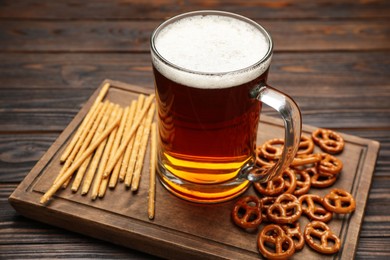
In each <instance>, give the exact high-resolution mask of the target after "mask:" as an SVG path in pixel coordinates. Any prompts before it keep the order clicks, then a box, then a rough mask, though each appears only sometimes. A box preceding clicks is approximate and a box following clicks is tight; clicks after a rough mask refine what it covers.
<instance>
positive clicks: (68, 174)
mask: <svg viewBox="0 0 390 260" xmlns="http://www.w3.org/2000/svg"><path fill="white" fill-rule="evenodd" d="M119 122H120V118H119V117H118V118H116V119H115V121H114V122H112V124H110V125H109V126H108V127H107V128H106V129H105V130H104V132H103V133H102V134H101V135H100V136H99V138H97V139H96V141H95V142H93V143H92V144H91V145H90V146H89V147H88V149H87V150H85V151H84V153H83V154H82V155H81V156H80V157H79V159H77V160H76V161H75V162H74V163H73V164H72V165H71V166H70V167H69V169H68V170H67V171H66V172H65V173H64V175H63V176H62V177H61V178H60V179H59V180H58V181H57V182H56V183H55V184H54V185H52V186H51V187H50V188H49V190H48V191H46V193H45V194H43V196H42V197H41V200H40V203H42V204H44V203H46V202H48V201H49V199H50V198H51V197H52V196H53V195H54V193H56V192H57V191H58V189H59V188H60V187H61V186H62V184H63V183H64V182H65V181H66V180H67V179H68V178H69V177H71V176H72V174H73V173H74V172H75V171H76V170H77V169H78V168H79V167H80V165H81V164H82V163H83V162H84V161H85V159H87V158H88V156H89V155H90V154H91V153H93V152H94V151H95V150H96V148H97V147H98V146H99V145H100V143H101V142H102V141H103V140H105V139H106V138H107V136H108V135H109V134H110V133H111V131H112V130H113V129H114V128H115V127H118V125H119Z"/></svg>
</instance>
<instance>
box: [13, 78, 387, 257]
mask: <svg viewBox="0 0 390 260" xmlns="http://www.w3.org/2000/svg"><path fill="white" fill-rule="evenodd" d="M105 82H109V83H110V84H111V87H110V89H109V92H108V94H107V96H106V99H109V100H110V101H112V102H115V103H118V104H120V105H123V106H125V105H128V104H130V102H131V101H132V100H133V99H135V98H136V97H137V95H138V94H139V93H144V94H150V93H151V92H152V90H150V89H145V88H141V87H137V86H133V85H128V84H124V83H121V82H116V81H112V80H106V81H105ZM105 82H103V83H102V85H101V86H100V88H101V87H102V86H103V84H104V83H105ZM100 88H99V89H98V90H97V91H96V92H95V93H94V94H93V95H92V96H91V98H90V99H89V101H88V102H87V103H86V105H85V106H84V107H83V108H82V109H81V111H80V112H79V113H78V114H77V116H76V117H75V118H74V119H73V121H72V122H71V123H70V124H69V126H68V127H67V128H66V129H65V130H64V132H63V133H62V134H61V135H60V136H59V138H58V139H57V140H56V141H55V142H54V144H53V145H52V146H51V147H50V149H49V150H48V151H47V153H46V154H45V155H44V156H43V157H42V158H41V160H40V161H39V162H38V163H37V164H36V165H35V167H34V168H33V169H32V170H31V172H30V173H29V174H28V175H27V177H26V178H25V179H24V180H23V181H22V182H21V183H20V185H19V186H18V187H17V189H16V190H15V191H14V192H13V193H12V195H11V196H10V198H9V201H10V203H11V204H12V206H13V207H14V208H15V209H16V210H17V211H18V212H20V214H22V215H25V216H26V217H29V218H32V219H35V220H38V221H42V222H45V223H49V224H51V225H55V226H59V227H62V228H65V229H68V230H71V231H74V232H78V233H82V234H86V235H88V236H91V237H95V238H98V239H102V240H105V241H108V242H112V243H115V244H119V245H123V246H125V247H129V248H134V249H137V250H141V251H144V252H147V253H150V254H153V255H157V256H161V257H164V258H170V259H195V258H202V259H259V258H261V255H260V254H259V252H258V250H257V245H256V239H257V232H253V233H248V232H245V231H243V230H241V229H239V228H237V227H236V226H235V225H234V224H233V223H232V221H231V218H230V212H231V209H232V207H233V204H234V202H235V200H232V201H228V202H224V203H220V204H213V205H207V204H195V203H191V202H187V201H184V200H182V199H179V198H177V197H175V196H174V195H172V194H171V193H169V192H168V191H167V190H165V189H164V188H163V187H162V185H161V184H160V183H159V182H157V186H156V215H155V219H154V220H149V219H148V215H147V197H148V187H149V151H147V154H146V157H145V163H144V165H145V166H144V169H143V172H142V177H141V184H140V188H139V191H138V192H137V193H132V192H131V191H130V190H127V189H126V188H125V187H124V185H123V184H122V183H119V184H118V186H117V187H116V188H115V189H114V190H108V192H107V193H106V195H105V197H104V198H103V199H97V200H96V201H92V200H91V199H90V197H89V196H88V195H87V196H82V195H80V193H72V192H71V191H70V189H69V188H68V189H66V190H61V191H59V192H57V193H56V195H55V196H54V198H53V199H52V200H51V201H50V203H49V204H47V205H41V204H40V203H39V199H40V197H41V196H42V195H43V193H44V192H45V191H47V190H48V188H49V187H50V185H51V183H52V182H53V180H54V178H55V177H56V175H57V174H58V172H59V170H60V168H61V164H60V161H59V157H60V155H61V153H62V152H63V150H64V149H65V147H66V145H67V143H68V142H69V141H70V138H71V136H72V134H74V132H75V129H76V128H77V127H78V126H79V125H80V123H81V121H82V119H83V118H84V116H85V115H86V113H87V111H88V109H89V108H90V106H91V105H92V103H93V100H94V99H95V98H96V97H97V94H98V92H99V91H100ZM315 129H316V128H315V127H311V126H307V125H305V126H303V132H304V133H306V134H310V133H311V132H312V131H313V130H315ZM283 135H284V128H283V126H282V122H281V121H280V120H278V119H274V118H271V117H266V116H262V117H261V122H260V126H259V133H258V140H257V141H258V143H259V144H260V143H262V142H264V141H265V140H267V139H270V138H276V137H283ZM343 137H344V139H345V141H346V145H345V150H344V151H343V153H342V154H340V155H338V156H337V157H338V158H340V159H341V160H342V161H343V163H344V168H343V171H342V173H341V175H340V178H339V179H338V181H337V182H336V183H335V184H334V185H333V186H332V187H338V188H343V189H345V190H347V191H349V192H350V193H351V194H352V195H353V196H354V197H355V199H356V201H357V208H356V211H355V212H354V213H352V214H349V215H335V216H334V218H333V220H332V221H331V222H330V223H329V226H330V227H331V229H332V230H333V231H334V232H335V233H336V234H337V235H339V237H340V238H341V240H342V248H341V251H340V252H339V253H337V254H335V255H331V256H324V255H320V254H318V253H316V252H315V251H313V250H311V249H310V248H309V247H308V246H307V245H305V247H304V249H303V250H302V251H300V252H298V253H296V255H295V256H294V258H295V259H323V258H329V259H331V258H335V259H350V258H353V256H354V254H355V251H356V246H357V242H358V237H359V231H360V227H361V224H362V221H363V214H364V210H365V207H366V202H367V197H368V193H369V189H370V185H371V179H372V175H373V172H374V167H375V162H376V158H377V153H378V150H379V143H378V142H376V141H373V140H368V139H362V138H359V137H355V136H351V135H346V134H343ZM316 149H317V150H316V152H319V151H320V150H318V148H317V147H316ZM329 190H330V188H328V189H324V190H317V189H311V193H318V194H320V195H324V194H326V193H328V192H329ZM254 193H255V192H254V189H253V188H252V187H250V189H248V191H247V192H246V193H245V194H254ZM245 194H244V195H245ZM300 221H301V229H302V230H303V228H304V225H305V224H306V223H307V221H308V220H307V219H306V217H304V216H302V217H301V219H300ZM260 228H261V227H260ZM189 257H191V258H189Z"/></svg>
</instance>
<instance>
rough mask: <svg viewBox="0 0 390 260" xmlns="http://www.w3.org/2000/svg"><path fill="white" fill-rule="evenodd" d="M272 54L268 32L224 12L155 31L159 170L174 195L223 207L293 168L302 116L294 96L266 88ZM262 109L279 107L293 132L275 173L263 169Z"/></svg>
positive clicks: (175, 21) (174, 21) (193, 16)
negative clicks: (259, 159)
mask: <svg viewBox="0 0 390 260" xmlns="http://www.w3.org/2000/svg"><path fill="white" fill-rule="evenodd" d="M272 49H273V44H272V40H271V37H270V35H269V34H268V33H267V31H266V30H265V29H264V28H263V27H262V26H260V25H259V24H257V23H255V22H254V21H252V20H250V19H248V18H245V17H243V16H240V15H237V14H233V13H227V12H222V11H196V12H190V13H185V14H181V15H178V16H175V17H173V18H171V19H169V20H167V21H165V22H164V23H162V24H161V25H160V26H159V27H158V28H157V29H156V30H155V31H154V32H153V34H152V36H151V56H152V64H153V73H154V80H155V88H156V101H157V107H158V133H159V138H158V149H157V150H158V154H157V158H158V160H157V170H158V176H159V178H160V180H161V182H162V184H163V185H164V186H165V187H166V188H167V189H168V190H169V191H171V192H172V193H174V194H175V195H177V196H179V197H181V198H184V199H186V200H190V201H194V202H202V203H215V202H222V201H225V200H229V199H231V198H233V197H236V196H238V195H239V194H241V193H243V192H244V191H245V190H246V189H247V188H248V187H249V185H250V183H251V182H266V181H269V180H270V179H272V178H274V177H275V176H277V175H279V174H280V173H281V172H282V171H283V170H284V168H285V167H287V166H288V165H289V164H290V163H291V162H292V160H293V158H294V156H295V153H296V151H297V149H298V145H299V141H300V136H301V115H300V111H299V108H298V107H297V105H296V104H295V102H294V101H293V100H292V99H291V98H290V97H288V96H287V95H285V94H283V93H281V92H279V91H277V90H275V89H273V88H271V87H269V86H268V85H267V83H266V82H267V75H268V69H269V66H270V63H271V58H272ZM262 103H264V104H267V105H269V106H270V107H272V108H274V109H276V110H277V111H278V112H279V113H280V115H281V117H282V118H283V121H284V126H285V142H284V146H283V153H282V155H281V158H280V159H279V160H278V162H277V163H276V164H275V165H273V166H272V167H270V168H267V169H266V168H261V167H258V166H257V165H256V163H255V161H256V151H255V148H256V137H257V132H258V123H259V117H260V112H261V107H262ZM259 133H260V134H261V129H260V131H259Z"/></svg>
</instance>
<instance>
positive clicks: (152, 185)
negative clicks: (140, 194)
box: [148, 123, 157, 219]
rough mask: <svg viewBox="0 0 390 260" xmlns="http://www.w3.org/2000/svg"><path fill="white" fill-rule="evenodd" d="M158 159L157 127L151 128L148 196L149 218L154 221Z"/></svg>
mask: <svg viewBox="0 0 390 260" xmlns="http://www.w3.org/2000/svg"><path fill="white" fill-rule="evenodd" d="M156 158H157V126H156V123H153V124H152V126H151V139H150V174H149V196H148V217H149V219H154V213H155V198H156Z"/></svg>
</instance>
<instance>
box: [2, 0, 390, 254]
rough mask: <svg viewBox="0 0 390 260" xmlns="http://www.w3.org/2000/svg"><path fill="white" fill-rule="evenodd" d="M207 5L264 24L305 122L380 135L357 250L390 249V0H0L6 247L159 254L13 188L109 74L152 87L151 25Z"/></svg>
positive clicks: (281, 82) (272, 79)
mask: <svg viewBox="0 0 390 260" xmlns="http://www.w3.org/2000/svg"><path fill="white" fill-rule="evenodd" d="M200 9H218V10H225V11H231V12H235V13H239V14H242V15H245V16H247V17H249V18H252V19H254V20H256V21H258V22H259V23H261V24H262V25H264V26H265V27H266V28H267V29H268V31H269V32H270V33H271V35H272V36H273V38H274V41H275V53H274V58H273V63H272V66H271V71H270V76H269V83H270V84H271V85H273V86H275V87H277V88H279V89H280V90H282V91H284V92H286V93H288V94H290V95H291V96H292V97H293V98H294V99H295V100H296V101H297V102H298V104H299V106H300V107H301V110H302V115H303V123H305V124H310V125H314V126H318V127H327V128H332V129H336V130H338V131H342V132H344V133H348V134H353V135H357V136H360V137H364V138H370V139H375V140H377V141H379V142H380V143H381V149H380V152H379V157H378V161H377V165H376V169H375V173H374V180H373V184H372V188H371V191H370V194H369V200H368V205H367V210H366V213H365V217H364V223H363V226H362V229H361V234H360V240H359V244H358V249H357V255H356V257H357V258H359V259H368V258H372V259H378V258H390V75H389V74H390V55H389V54H390V1H386V0H361V1H357V0H343V1H337V0H334V1H331V0H320V1H312V0H276V1H271V0H266V1H251V0H249V1H238V0H237V1H233V0H229V1H218V0H212V1H211V0H210V1H202V0H192V1H180V0H177V1H173V0H162V1H146V0H145V1H129V0H110V1H109V0H107V1H103V0H100V1H92V0H88V1H76V0H62V1H51V0H42V1H32V0H24V1H21V0H0V258H1V259H9V258H20V259H26V258H57V257H58V258H94V259H96V258H102V259H107V258H127V259H140V258H142V259H149V258H153V257H152V256H149V255H147V254H145V253H141V252H137V251H134V250H130V249H126V248H122V247H119V246H115V245H112V244H109V243H106V242H101V241H98V240H96V239H92V238H89V237H86V236H82V235H79V234H75V233H71V232H68V231H65V230H62V229H59V228H56V227H52V226H49V225H45V224H41V223H39V222H36V221H33V220H29V219H27V218H25V217H23V216H20V215H19V214H17V213H16V212H15V211H14V210H13V208H12V207H11V206H10V205H9V204H8V201H7V199H8V197H9V195H10V194H11V192H12V191H13V190H14V189H15V188H16V186H17V185H18V183H19V182H20V181H21V180H22V179H23V178H24V177H25V176H26V175H27V174H28V172H29V171H30V170H31V168H32V167H33V166H34V164H35V163H36V162H37V161H38V160H39V158H40V157H41V156H42V155H43V154H44V153H45V152H46V150H47V149H48V148H49V147H50V145H51V144H52V143H53V142H54V140H55V139H56V138H57V137H58V135H59V134H60V133H61V131H62V130H63V129H64V128H65V127H66V126H67V124H68V123H69V122H70V121H71V120H72V118H73V117H74V116H75V115H76V113H77V112H78V110H79V109H80V108H81V107H82V106H83V104H84V102H85V101H86V100H87V99H88V97H89V96H90V95H91V94H92V93H93V91H94V90H95V89H96V88H97V87H98V86H99V84H100V83H101V82H102V81H103V80H104V79H106V78H110V79H114V80H119V81H124V82H127V83H132V84H138V85H141V86H146V87H150V88H152V87H153V79H152V72H151V64H150V56H149V36H150V34H151V32H152V30H153V28H155V27H156V26H157V25H158V24H159V23H161V22H162V21H163V20H164V19H166V18H168V17H171V16H172V15H175V14H179V13H182V12H186V11H193V10H200ZM264 112H265V113H266V114H268V115H274V113H273V112H272V111H271V110H270V109H265V111H264Z"/></svg>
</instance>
